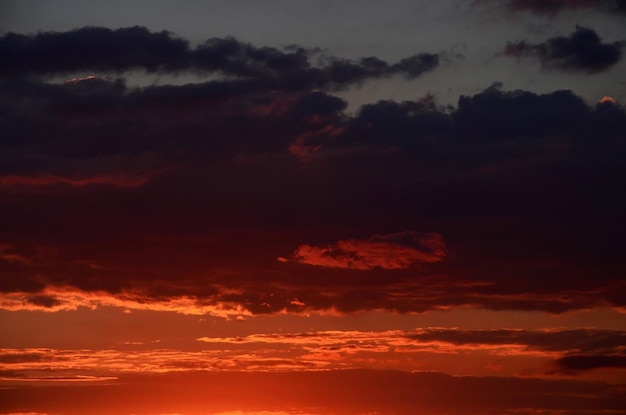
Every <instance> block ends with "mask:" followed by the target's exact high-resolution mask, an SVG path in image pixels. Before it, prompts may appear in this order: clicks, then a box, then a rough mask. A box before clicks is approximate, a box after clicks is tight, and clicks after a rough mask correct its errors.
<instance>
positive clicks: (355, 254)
mask: <svg viewBox="0 0 626 415" xmlns="http://www.w3.org/2000/svg"><path fill="white" fill-rule="evenodd" d="M445 252H446V248H445V244H444V241H443V238H442V236H441V235H440V234H438V233H420V232H398V233H393V234H388V235H374V236H372V237H370V238H367V239H347V240H343V241H338V242H336V243H335V244H332V245H327V246H321V247H318V246H311V245H300V246H299V247H298V249H296V251H295V253H294V255H293V258H294V260H295V261H297V262H300V263H303V264H309V265H317V266H322V267H331V268H349V269H359V270H369V269H374V268H383V269H407V268H410V267H411V266H412V265H414V264H418V263H433V262H439V261H441V260H443V257H444V256H445Z"/></svg>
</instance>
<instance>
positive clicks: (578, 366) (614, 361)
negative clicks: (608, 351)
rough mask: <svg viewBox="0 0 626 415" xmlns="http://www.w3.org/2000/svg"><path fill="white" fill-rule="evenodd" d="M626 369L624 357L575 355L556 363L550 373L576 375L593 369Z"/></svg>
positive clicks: (565, 357)
mask: <svg viewBox="0 0 626 415" xmlns="http://www.w3.org/2000/svg"><path fill="white" fill-rule="evenodd" d="M602 368H626V356H624V355H573V356H564V357H562V358H560V359H557V360H556V361H555V362H554V368H553V369H551V370H550V371H549V372H548V373H550V374H554V373H560V374H566V375H575V374H578V373H580V372H586V371H589V370H593V369H602Z"/></svg>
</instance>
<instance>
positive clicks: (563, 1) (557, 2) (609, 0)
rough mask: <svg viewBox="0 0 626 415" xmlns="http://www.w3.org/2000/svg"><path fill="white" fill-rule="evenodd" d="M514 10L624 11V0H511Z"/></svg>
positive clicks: (539, 11) (543, 12)
mask: <svg viewBox="0 0 626 415" xmlns="http://www.w3.org/2000/svg"><path fill="white" fill-rule="evenodd" d="M508 6H509V8H510V9H511V10H513V11H530V12H532V13H536V14H548V15H556V14H557V13H558V12H561V11H565V10H585V9H599V10H604V11H607V12H623V11H624V10H625V3H624V1H622V0H509V1H508Z"/></svg>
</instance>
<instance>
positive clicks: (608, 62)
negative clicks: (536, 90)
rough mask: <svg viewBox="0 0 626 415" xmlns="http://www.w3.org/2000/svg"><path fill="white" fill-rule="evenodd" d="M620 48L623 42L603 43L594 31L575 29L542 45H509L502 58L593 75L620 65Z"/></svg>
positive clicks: (582, 28)
mask: <svg viewBox="0 0 626 415" xmlns="http://www.w3.org/2000/svg"><path fill="white" fill-rule="evenodd" d="M623 47H624V42H613V43H602V41H601V39H600V36H598V34H597V33H596V32H595V31H594V30H592V29H588V28H585V27H577V28H576V30H575V31H574V32H573V33H572V34H570V35H569V36H568V37H564V36H557V37H553V38H550V39H548V40H547V41H545V42H543V43H537V44H533V43H528V42H526V41H521V42H517V43H509V44H508V45H507V46H506V47H505V48H504V51H503V52H502V54H503V55H505V56H515V57H533V58H537V59H539V61H540V62H541V63H542V65H544V66H545V67H546V68H556V69H559V70H563V71H574V72H576V71H578V72H587V73H591V74H593V73H598V72H602V71H606V70H608V69H609V68H610V67H612V66H613V65H615V64H616V63H617V62H619V61H620V60H621V59H622V49H623Z"/></svg>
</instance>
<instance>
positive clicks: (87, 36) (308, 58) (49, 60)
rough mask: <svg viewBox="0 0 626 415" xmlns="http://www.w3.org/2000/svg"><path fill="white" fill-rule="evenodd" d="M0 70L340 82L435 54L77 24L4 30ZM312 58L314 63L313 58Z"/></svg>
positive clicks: (420, 63) (269, 84) (419, 62)
mask: <svg viewBox="0 0 626 415" xmlns="http://www.w3.org/2000/svg"><path fill="white" fill-rule="evenodd" d="M0 58H1V60H0V61H1V62H2V63H0V76H4V77H7V76H8V77H17V76H19V77H23V76H29V75H31V76H46V75H55V74H72V73H84V72H90V71H91V72H93V71H96V72H99V73H118V74H119V73H123V72H126V71H131V70H145V71H148V72H161V73H163V72H167V73H174V74H176V73H179V72H181V71H195V72H211V73H218V74H222V75H225V76H230V77H236V78H243V79H248V80H253V82H252V83H253V84H255V85H256V86H257V87H263V88H271V89H286V90H308V89H311V88H322V87H332V88H339V87H342V86H344V85H347V84H351V83H358V82H362V81H364V80H365V79H368V78H379V77H383V76H390V75H394V74H404V75H405V76H407V77H410V78H413V77H417V76H419V75H421V74H422V73H424V72H428V71H430V70H433V69H434V68H436V67H437V66H438V64H439V59H438V55H436V54H430V53H421V54H417V55H414V56H411V57H408V58H405V59H403V60H401V61H399V62H398V63H395V64H392V65H391V64H388V63H387V62H384V61H382V60H380V59H378V58H375V57H368V58H363V59H361V60H360V61H358V62H354V61H350V60H345V59H338V58H333V57H326V56H322V55H320V54H319V53H318V52H317V51H312V50H305V49H303V48H298V47H291V48H290V49H289V50H286V51H280V50H278V49H275V48H271V47H255V46H253V45H251V44H249V43H244V42H241V41H239V40H237V39H234V38H213V39H209V40H207V41H206V42H204V43H202V44H201V45H199V46H197V47H196V48H191V47H190V46H189V43H188V42H187V41H186V40H184V39H180V38H177V37H176V36H174V35H173V34H172V33H169V32H166V31H162V32H150V31H149V30H148V29H146V28H144V27H139V26H135V27H130V28H121V29H115V30H112V29H108V28H100V27H84V28H80V29H75V30H72V31H69V32H60V33H57V32H41V33H37V34H35V35H22V34H16V33H8V34H5V35H4V36H2V37H1V38H0ZM315 58H317V60H318V61H319V64H315V62H313V60H314V59H315Z"/></svg>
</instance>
